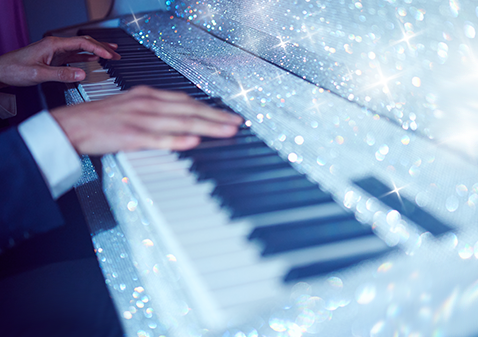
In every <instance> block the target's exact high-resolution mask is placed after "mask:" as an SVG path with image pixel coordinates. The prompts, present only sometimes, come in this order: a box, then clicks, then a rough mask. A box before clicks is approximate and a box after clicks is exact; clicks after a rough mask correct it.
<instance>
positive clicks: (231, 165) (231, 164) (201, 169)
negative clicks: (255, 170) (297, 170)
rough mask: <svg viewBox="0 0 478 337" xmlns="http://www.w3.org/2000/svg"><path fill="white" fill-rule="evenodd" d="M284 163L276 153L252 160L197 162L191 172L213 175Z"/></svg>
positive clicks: (235, 159)
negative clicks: (225, 171) (217, 172)
mask: <svg viewBox="0 0 478 337" xmlns="http://www.w3.org/2000/svg"><path fill="white" fill-rule="evenodd" d="M281 163H284V160H283V159H282V158H281V157H279V156H278V155H277V154H276V153H272V154H266V155H263V156H259V157H252V158H233V159H219V160H209V161H196V162H194V163H193V164H192V165H191V168H190V170H191V171H193V172H198V173H200V174H201V173H212V174H214V173H213V172H215V171H222V170H228V171H229V172H230V171H231V170H243V169H248V168H251V167H258V166H259V167H260V166H264V165H273V164H281Z"/></svg>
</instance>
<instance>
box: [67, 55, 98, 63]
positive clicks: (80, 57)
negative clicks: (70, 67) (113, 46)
mask: <svg viewBox="0 0 478 337" xmlns="http://www.w3.org/2000/svg"><path fill="white" fill-rule="evenodd" d="M98 59H99V57H98V56H96V55H88V54H76V55H71V56H70V57H68V63H76V62H92V61H97V60H98Z"/></svg>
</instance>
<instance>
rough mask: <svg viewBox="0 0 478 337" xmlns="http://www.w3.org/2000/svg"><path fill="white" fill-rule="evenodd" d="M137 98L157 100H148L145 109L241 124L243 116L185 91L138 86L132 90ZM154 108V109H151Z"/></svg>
mask: <svg viewBox="0 0 478 337" xmlns="http://www.w3.org/2000/svg"><path fill="white" fill-rule="evenodd" d="M131 94H132V95H134V96H135V97H136V98H153V99H154V100H156V101H157V102H152V101H150V100H148V103H145V104H151V105H150V107H149V109H148V107H145V108H146V110H145V111H148V110H149V111H150V112H154V111H156V112H161V113H163V114H174V115H177V114H179V115H184V116H192V117H194V116H195V117H200V118H205V119H209V120H212V121H216V122H221V123H229V124H234V125H240V124H242V123H243V119H242V117H240V116H239V115H235V114H231V113H228V112H225V111H223V110H219V109H214V108H211V107H209V106H207V105H206V104H203V103H200V102H198V101H196V100H194V99H192V98H191V97H189V96H188V95H186V94H184V93H176V92H171V91H162V90H156V89H153V88H149V87H137V88H135V89H133V90H132V91H131ZM151 109H154V110H151Z"/></svg>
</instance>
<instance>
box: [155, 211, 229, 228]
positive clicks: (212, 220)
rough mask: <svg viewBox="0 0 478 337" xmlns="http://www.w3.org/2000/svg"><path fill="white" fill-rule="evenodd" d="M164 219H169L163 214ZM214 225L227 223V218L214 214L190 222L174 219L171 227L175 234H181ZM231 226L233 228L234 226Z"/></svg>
mask: <svg viewBox="0 0 478 337" xmlns="http://www.w3.org/2000/svg"><path fill="white" fill-rule="evenodd" d="M165 217H166V218H167V219H169V217H168V214H165ZM216 223H229V217H228V216H227V215H226V214H224V213H222V212H216V213H215V214H212V215H209V216H205V217H199V218H196V219H195V220H194V221H191V220H190V219H189V218H188V219H175V221H174V223H172V225H171V227H174V231H175V232H177V233H181V232H188V231H191V230H196V229H201V228H209V227H211V226H214V224H216ZM233 226H235V224H234V225H233Z"/></svg>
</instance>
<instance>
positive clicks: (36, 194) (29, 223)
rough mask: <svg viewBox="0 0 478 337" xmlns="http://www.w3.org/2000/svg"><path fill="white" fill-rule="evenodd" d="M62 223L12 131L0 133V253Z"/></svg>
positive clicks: (28, 154) (44, 187) (28, 153)
mask: <svg viewBox="0 0 478 337" xmlns="http://www.w3.org/2000/svg"><path fill="white" fill-rule="evenodd" d="M62 224H63V218H62V215H61V212H60V209H59V207H58V205H57V203H56V202H55V201H54V200H53V198H52V197H51V194H50V191H49V189H48V187H47V185H46V183H45V181H44V180H43V177H42V175H41V173H40V170H39V169H38V167H37V165H36V163H35V160H34V159H33V157H32V155H31V154H30V152H29V151H28V148H27V146H26V145H25V143H24V142H23V139H22V137H21V136H20V134H19V133H18V131H17V129H16V128H10V129H7V130H6V131H4V132H1V133H0V251H1V250H4V249H5V248H7V247H10V246H12V245H13V244H16V243H18V242H20V241H22V240H25V239H26V238H28V237H29V236H32V235H34V234H36V233H42V232H46V231H48V230H51V229H53V228H56V227H58V226H61V225H62Z"/></svg>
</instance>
